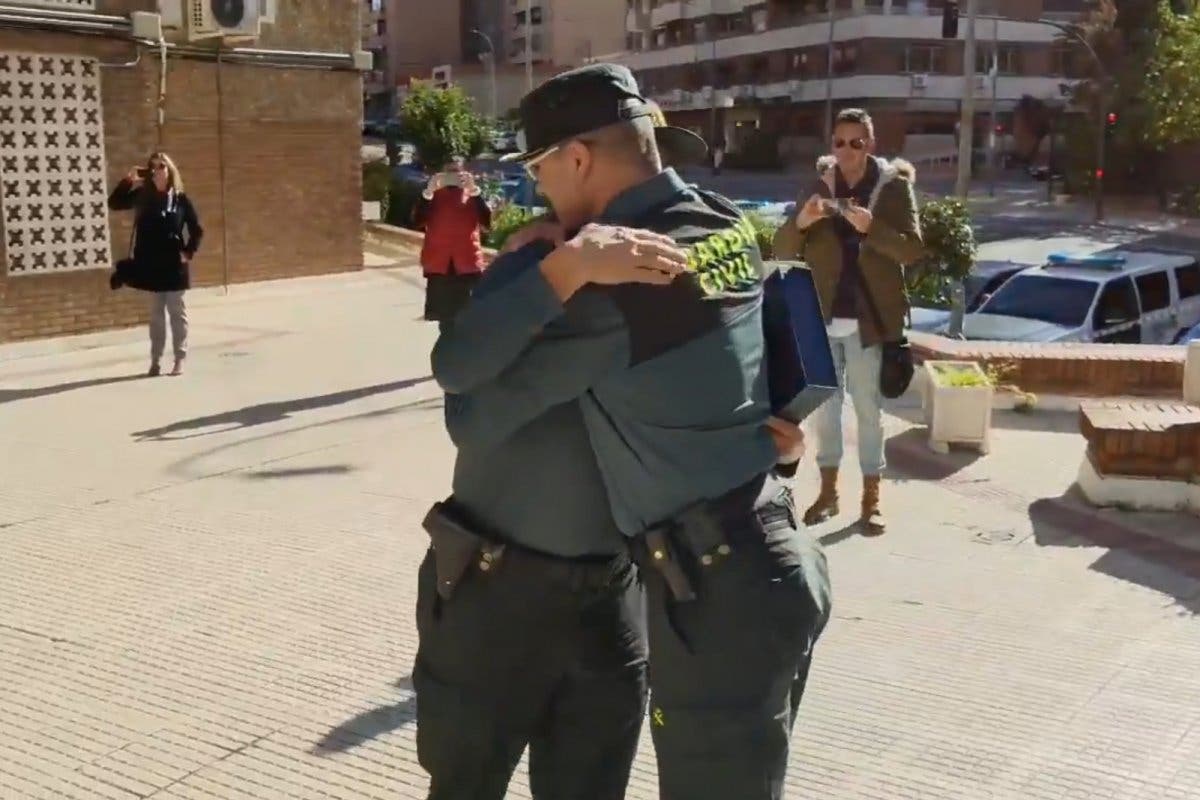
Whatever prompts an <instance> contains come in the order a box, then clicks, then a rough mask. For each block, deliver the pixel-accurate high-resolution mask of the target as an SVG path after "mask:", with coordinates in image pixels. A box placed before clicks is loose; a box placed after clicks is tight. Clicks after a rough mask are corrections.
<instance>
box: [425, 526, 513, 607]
mask: <svg viewBox="0 0 1200 800" xmlns="http://www.w3.org/2000/svg"><path fill="white" fill-rule="evenodd" d="M421 526H422V527H423V528H425V530H426V531H427V532H428V533H429V541H430V546H431V547H432V549H433V563H434V571H435V573H436V574H437V592H438V596H440V597H441V598H442V599H443V600H449V599H450V597H451V596H452V595H453V594H454V590H455V589H457V588H458V584H459V583H461V582H462V579H463V577H464V576H465V575H466V574H467V570H468V569H470V567H471V565H472V564H476V565H477V566H478V568H479V571H480V572H490V571H491V570H493V569H495V568H496V567H498V566H499V565H500V560H501V558H503V556H504V547H505V546H504V544H503V543H500V542H494V541H492V540H490V539H488V538H487V537H485V536H483V535H481V534H479V533H477V532H476V531H475V530H473V529H472V528H471V527H470V526H469V525H467V524H466V523H464V522H463V521H462V520H461V519H460V518H459V516H458V515H457V514H455V512H454V509H453V507H452V506H451V505H450V504H449V503H434V504H433V507H432V508H430V509H429V513H427V514H426V515H425V520H424V521H423V522H422V523H421Z"/></svg>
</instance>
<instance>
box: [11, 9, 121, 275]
mask: <svg viewBox="0 0 1200 800" xmlns="http://www.w3.org/2000/svg"><path fill="white" fill-rule="evenodd" d="M81 5H82V4H79V6H81ZM89 5H90V4H89ZM106 175H107V170H106V168H105V163H104V124H103V115H102V113H101V104H100V69H99V66H98V64H97V62H96V60H95V59H93V58H81V57H79V56H70V55H52V54H49V53H12V52H3V53H0V210H2V212H0V213H3V215H4V216H3V219H4V225H3V228H4V249H5V252H6V254H7V256H8V274H9V276H10V277H15V276H17V275H36V274H42V273H47V272H65V271H68V270H80V269H99V268H105V267H108V266H109V262H110V260H111V256H112V251H111V248H110V246H109V235H108V206H107V204H106V200H107V198H108V184H107V180H106Z"/></svg>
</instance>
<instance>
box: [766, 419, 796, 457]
mask: <svg viewBox="0 0 1200 800" xmlns="http://www.w3.org/2000/svg"><path fill="white" fill-rule="evenodd" d="M767 432H768V433H770V434H771V439H772V440H773V441H774V442H775V450H776V452H778V453H779V458H778V459H777V462H778V463H780V464H794V463H796V462H797V461H799V460H800V459H802V458H804V450H805V448H804V431H802V430H800V426H799V425H797V424H796V423H794V422H788V421H787V420H786V419H780V418H779V417H768V418H767Z"/></svg>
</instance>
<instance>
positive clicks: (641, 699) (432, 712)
mask: <svg viewBox="0 0 1200 800" xmlns="http://www.w3.org/2000/svg"><path fill="white" fill-rule="evenodd" d="M542 558H545V559H549V557H542ZM564 563H565V568H564ZM573 564H574V562H558V563H554V561H552V560H542V561H539V560H528V559H524V558H521V557H519V556H515V555H514V553H513V552H511V548H510V552H508V553H507V554H506V555H505V557H504V562H503V563H502V564H501V565H500V566H499V567H498V568H496V569H495V570H493V571H491V572H489V573H486V574H485V573H482V572H479V571H475V572H473V573H472V574H469V575H468V576H467V577H466V578H464V579H463V581H462V583H460V584H459V586H458V587H457V589H456V590H455V593H454V596H453V597H451V598H450V599H449V600H448V601H443V600H441V598H439V597H438V596H437V591H436V576H435V575H434V568H433V561H432V558H431V557H430V556H426V558H425V561H424V562H423V563H422V564H421V568H420V573H419V576H418V597H417V630H418V633H419V636H420V644H419V646H418V651H417V660H416V666H415V667H414V670H413V686H414V688H415V689H416V694H417V758H418V760H419V762H420V764H421V766H422V767H423V768H424V769H425V771H426V772H428V773H429V776H430V789H429V798H430V800H502V798H504V796H505V793H506V791H507V789H508V783H509V780H510V778H511V777H512V773H513V770H514V769H515V768H516V766H517V762H518V761H519V760H520V758H521V754H522V752H523V751H524V750H525V748H526V746H528V747H529V781H530V786H531V788H532V790H533V796H534V797H535V798H538V800H621V798H623V797H625V787H626V784H627V783H628V782H629V772H630V768H631V766H632V763H633V758H634V755H635V753H636V751H637V742H638V736H639V734H640V732H641V726H642V720H643V719H644V716H645V709H646V638H645V627H644V625H645V622H644V608H645V606H644V600H643V595H642V590H641V586H640V584H639V583H638V580H637V574H636V569H635V568H634V566H633V565H632V563H631V562H630V560H629V559H628V557H625V556H621V557H617V558H616V559H615V561H613V562H610V564H611V568H608V567H605V566H604V565H603V564H596V563H594V562H592V563H583V564H580V565H579V566H578V568H575V567H574V566H573Z"/></svg>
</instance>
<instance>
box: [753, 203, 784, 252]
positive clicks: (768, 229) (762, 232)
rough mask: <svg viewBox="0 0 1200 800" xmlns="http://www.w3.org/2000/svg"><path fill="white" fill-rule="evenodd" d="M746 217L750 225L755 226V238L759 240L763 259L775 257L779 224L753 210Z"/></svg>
mask: <svg viewBox="0 0 1200 800" xmlns="http://www.w3.org/2000/svg"><path fill="white" fill-rule="evenodd" d="M746 219H747V221H749V223H750V227H752V228H754V238H755V240H756V241H757V242H758V249H759V251H760V252H761V253H762V257H763V260H764V261H767V260H769V259H772V258H774V257H775V248H774V240H775V231H777V230H778V229H779V226H778V225H776V224H774V223H773V222H771V221H770V220H768V219H767V218H765V217H763V216H762V215H761V214H756V213H754V212H753V211H751V212H749V213H747V214H746Z"/></svg>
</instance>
